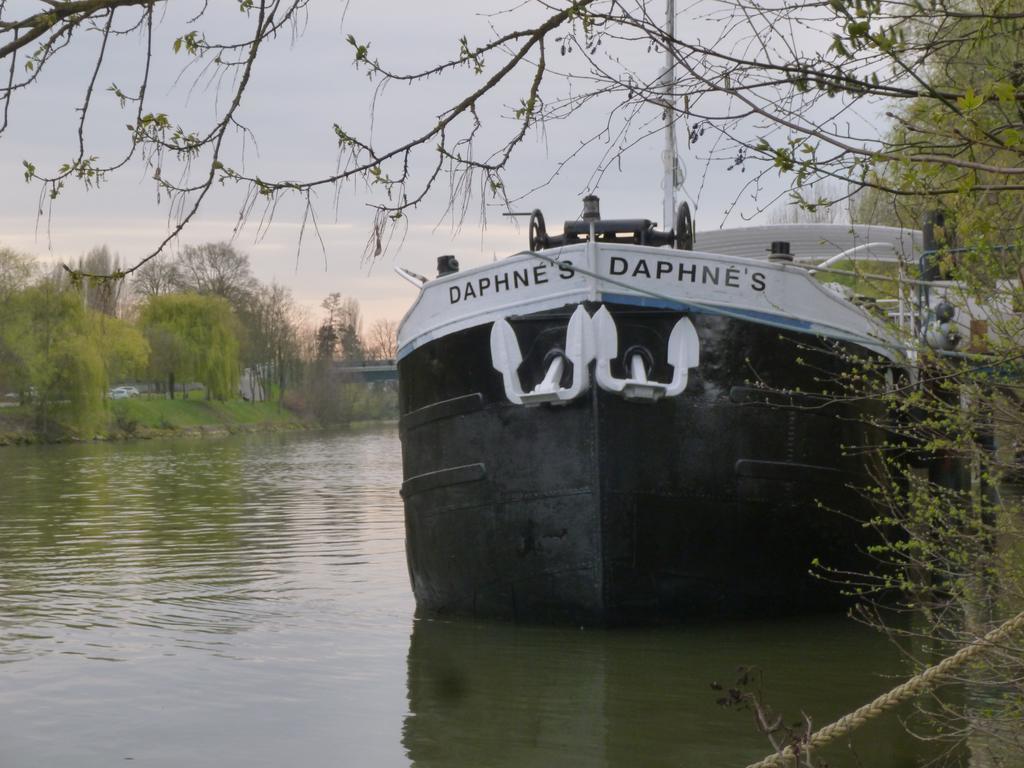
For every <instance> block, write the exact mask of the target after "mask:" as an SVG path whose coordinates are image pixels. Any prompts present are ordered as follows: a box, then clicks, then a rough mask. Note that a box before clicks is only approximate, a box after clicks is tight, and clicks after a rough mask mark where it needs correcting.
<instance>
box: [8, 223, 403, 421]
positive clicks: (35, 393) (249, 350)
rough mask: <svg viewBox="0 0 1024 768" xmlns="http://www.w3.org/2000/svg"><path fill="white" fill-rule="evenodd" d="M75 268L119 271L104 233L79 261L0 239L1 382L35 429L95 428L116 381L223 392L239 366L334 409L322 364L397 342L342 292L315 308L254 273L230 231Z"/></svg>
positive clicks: (108, 265)
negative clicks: (166, 252) (138, 264)
mask: <svg viewBox="0 0 1024 768" xmlns="http://www.w3.org/2000/svg"><path fill="white" fill-rule="evenodd" d="M82 272H91V273H95V274H107V275H111V274H113V275H116V274H118V272H119V259H118V257H117V256H115V255H112V254H111V253H110V251H109V249H108V248H106V247H105V246H101V247H97V248H94V249H92V250H91V251H90V252H89V253H88V254H86V255H84V256H82V257H81V258H80V259H79V260H78V264H77V265H76V269H72V270H68V269H65V268H62V267H59V266H58V267H55V268H51V269H46V268H44V266H43V265H41V264H40V263H39V262H38V261H37V260H36V259H35V258H34V257H33V256H31V255H29V254H24V253H19V252H17V251H15V250H12V249H9V248H0V394H4V395H6V396H7V397H8V399H10V398H11V396H12V395H13V396H15V397H17V399H18V400H19V401H20V402H21V403H22V404H24V405H28V406H31V408H32V412H33V413H34V414H35V417H36V422H37V427H38V429H39V430H40V431H41V432H43V433H50V432H52V431H53V430H54V429H57V428H59V426H58V423H66V424H69V425H70V426H71V427H72V428H73V429H74V430H75V431H76V432H77V433H78V434H80V435H84V436H91V435H92V434H95V433H96V431H97V430H99V429H100V427H101V426H102V424H103V423H104V420H105V419H106V418H107V408H106V406H105V402H104V401H105V396H106V393H107V390H108V387H110V386H112V385H115V384H119V383H124V382H146V383H147V385H148V387H147V388H150V389H152V390H153V391H156V392H159V393H162V394H164V395H165V396H166V397H169V398H174V397H175V396H176V395H177V394H178V393H180V392H183V391H185V387H186V385H196V384H197V385H200V386H201V387H202V388H203V390H205V396H206V397H207V398H209V399H216V400H226V399H231V398H236V397H239V396H240V390H239V382H240V377H241V375H242V372H243V370H244V371H246V373H247V378H248V379H249V381H250V383H251V385H252V386H250V388H249V392H250V393H253V392H255V393H258V394H257V397H258V399H266V398H267V397H270V396H271V395H273V396H274V397H276V398H277V399H278V400H279V402H281V403H282V404H284V405H288V406H291V407H294V408H295V409H296V410H300V411H306V410H308V411H310V412H311V413H312V415H314V416H316V417H318V418H325V420H327V421H335V420H343V417H344V414H345V412H346V411H345V409H344V408H343V404H341V403H339V404H336V405H335V404H331V403H330V400H331V399H336V400H344V396H345V393H344V392H343V391H342V390H341V389H340V387H341V384H340V383H338V382H335V381H334V379H335V378H336V377H334V375H333V372H332V370H331V365H330V364H331V363H332V362H333V361H334V360H336V359H346V360H364V359H379V360H383V359H392V358H393V357H394V355H395V351H396V348H395V347H396V345H395V339H396V330H397V323H395V322H393V321H390V320H378V321H376V322H374V323H373V324H372V325H371V326H370V327H369V329H368V330H367V331H366V332H364V330H363V324H362V318H361V313H360V308H359V302H358V301H357V300H356V299H354V298H345V297H342V296H341V294H340V293H332V294H331V295H330V296H328V297H327V298H326V299H325V300H324V302H323V303H322V308H323V311H324V313H325V314H324V316H323V317H319V318H318V317H313V316H311V315H310V313H309V312H307V311H305V310H304V309H303V308H302V307H301V306H300V305H299V304H297V302H296V301H295V299H294V297H293V296H292V293H291V291H290V290H289V289H288V288H286V287H284V286H282V285H279V284H277V283H269V284H266V283H262V282H260V281H259V280H258V279H257V278H256V277H255V276H254V275H253V274H252V269H251V265H250V262H249V257H248V256H247V255H246V254H245V253H244V252H242V251H239V250H238V249H236V248H235V247H234V246H233V245H231V244H229V243H204V244H201V245H188V246H185V247H183V248H182V249H181V251H180V253H178V254H177V255H176V256H174V257H170V256H167V257H162V258H160V259H155V260H152V261H150V262H148V263H147V264H145V265H144V267H143V268H142V269H140V270H139V271H138V273H137V274H136V275H134V276H133V277H132V278H129V279H103V278H92V277H82V276H80V275H81V273H82ZM250 396H251V394H250ZM57 415H59V416H60V418H56V416H57Z"/></svg>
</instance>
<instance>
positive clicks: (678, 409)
mask: <svg viewBox="0 0 1024 768" xmlns="http://www.w3.org/2000/svg"><path fill="white" fill-rule="evenodd" d="M674 19H675V13H674V6H673V3H672V2H671V0H670V1H669V2H668V4H667V11H666V29H667V31H668V33H669V34H668V39H671V37H672V34H671V33H672V28H673V27H672V25H673V24H674ZM674 64H675V57H674V54H673V52H672V51H671V48H668V49H667V50H666V69H665V71H664V73H663V79H662V92H663V97H664V98H663V100H664V102H665V114H664V118H665V119H664V126H665V127H664V131H663V133H664V137H665V151H664V152H663V153H662V158H663V177H662V187H663V190H664V192H665V195H664V203H663V207H662V211H661V221H662V228H661V229H659V228H658V227H657V226H656V225H655V224H654V223H653V222H652V221H651V220H650V219H643V218H642V219H616V218H611V219H606V218H604V217H602V214H601V210H600V201H599V200H598V198H597V197H596V196H593V195H588V196H587V197H586V198H584V201H583V207H582V211H581V213H580V214H579V215H578V216H577V217H575V218H572V219H569V220H567V221H565V223H564V224H563V226H562V228H561V231H558V232H553V233H551V234H549V233H548V231H547V226H546V222H545V218H544V216H543V214H542V213H541V212H540V211H539V210H535V211H533V212H532V214H530V222H529V236H528V243H527V245H528V247H527V249H525V250H523V251H521V252H519V253H516V254H513V255H511V256H509V257H508V258H505V259H502V260H499V261H496V262H494V263H492V264H488V265H485V266H480V267H476V268H473V269H467V270H462V271H460V269H459V265H458V262H457V259H456V258H455V257H454V256H442V257H440V258H439V259H438V271H437V276H436V277H434V278H433V279H429V280H428V279H427V278H425V277H423V276H421V275H417V274H415V273H412V272H410V271H408V270H404V269H402V268H398V272H399V274H401V275H402V276H403V277H404V278H405V279H407V280H408V281H409V282H411V283H413V284H414V285H416V287H417V288H418V296H417V298H416V300H415V302H414V303H413V305H412V307H411V309H410V310H409V311H408V313H407V314H406V316H405V317H404V319H403V320H402V322H401V324H400V327H399V334H398V347H399V349H398V362H397V367H398V377H399V411H400V426H399V432H400V437H401V444H402V459H403V473H404V475H403V483H402V490H401V493H402V496H403V499H404V505H405V528H406V552H407V559H408V566H409V576H410V580H411V583H412V590H413V593H414V595H415V597H416V603H417V607H418V610H419V611H420V612H421V613H423V614H430V615H449V614H450V615H469V616H477V617H492V618H501V619H509V620H513V621H520V622H574V623H579V624H593V625H621V624H634V623H649V622H679V621H687V620H690V619H692V618H694V617H699V616H709V615H715V616H723V615H731V616H745V615H751V614H761V615H765V614H773V615H774V614H779V613H785V612H805V611H810V610H823V609H828V608H834V607H837V606H839V605H845V604H846V597H845V596H844V594H843V592H844V589H843V586H842V585H837V584H835V583H832V581H830V579H829V578H827V577H826V578H822V575H823V574H825V575H827V574H832V575H833V576H835V577H837V578H838V579H839V580H840V581H842V580H843V574H855V573H864V572H866V571H868V570H870V569H872V568H873V567H874V565H875V563H874V562H873V561H872V558H871V556H870V554H869V548H870V545H871V544H872V543H875V542H876V541H877V539H876V536H877V532H876V531H874V530H873V529H872V528H871V526H870V525H867V522H868V521H869V520H871V519H872V517H873V516H874V514H875V513H876V511H877V510H876V509H875V507H874V502H873V499H872V498H871V495H870V494H868V493H865V492H864V489H865V488H866V487H868V486H871V485H873V481H874V480H875V479H877V477H878V476H879V473H880V469H881V468H880V462H881V461H882V458H881V455H880V452H879V451H878V450H877V448H878V447H880V446H881V445H883V444H884V442H885V439H886V436H887V435H886V420H885V413H884V406H883V404H882V403H881V402H880V400H879V399H878V398H870V397H869V398H864V397H855V398H850V397H847V396H846V395H848V394H849V389H848V387H847V385H848V383H849V377H851V376H853V375H864V374H863V373H862V370H861V369H862V368H864V367H865V365H866V366H867V368H868V369H870V371H871V373H870V374H869V375H870V376H871V377H874V378H876V379H878V381H877V382H876V383H877V384H878V386H879V387H880V388H882V389H884V387H886V386H894V385H895V384H896V383H898V382H900V381H902V380H903V379H904V378H905V377H906V376H908V375H911V376H912V371H910V373H908V372H907V371H908V368H907V360H906V355H905V349H906V347H905V345H904V344H903V339H901V338H900V331H901V327H903V330H904V331H905V330H906V329H907V328H909V327H910V325H912V324H913V323H916V322H917V319H916V316H915V312H914V308H913V306H908V305H907V301H906V300H905V297H904V292H903V291H902V290H901V291H900V295H899V297H898V298H896V299H894V300H893V301H895V303H896V306H883V305H882V304H880V303H878V302H863V301H860V300H859V299H858V297H857V296H855V295H853V294H852V292H851V291H849V290H848V289H847V288H845V287H843V286H840V285H837V284H829V283H827V282H825V281H823V280H819V279H818V276H817V275H816V274H815V272H814V269H817V270H819V271H820V270H822V269H823V268H827V267H829V266H830V265H832V266H834V265H835V262H836V260H841V259H844V258H851V257H853V256H855V255H867V256H871V257H877V258H891V259H894V260H900V261H911V262H912V261H913V259H914V258H916V255H917V252H919V251H920V240H921V233H920V232H916V233H913V232H910V233H908V232H907V231H905V230H902V229H893V228H888V227H865V226H854V225H789V226H782V227H771V228H759V227H748V228H740V229H735V230H723V231H718V232H709V233H701V235H700V242H699V243H697V242H696V241H695V232H694V222H693V217H692V216H691V213H690V209H689V207H688V205H687V204H686V203H685V202H684V203H682V204H680V205H678V206H676V204H675V192H676V190H677V189H678V188H679V187H680V184H681V171H680V164H679V162H678V158H677V157H676V150H675V145H676V142H675V136H674V132H673V131H674V129H673V126H674V124H675V120H676V119H677V117H678V113H677V112H675V111H674V110H673V107H672V104H673V102H674V96H673V93H672V89H673V83H674V77H673V67H674ZM794 246H795V247H794ZM809 264H811V265H814V267H813V268H809ZM814 564H820V566H821V568H822V569H823V570H820V571H817V572H816V570H815V565H814Z"/></svg>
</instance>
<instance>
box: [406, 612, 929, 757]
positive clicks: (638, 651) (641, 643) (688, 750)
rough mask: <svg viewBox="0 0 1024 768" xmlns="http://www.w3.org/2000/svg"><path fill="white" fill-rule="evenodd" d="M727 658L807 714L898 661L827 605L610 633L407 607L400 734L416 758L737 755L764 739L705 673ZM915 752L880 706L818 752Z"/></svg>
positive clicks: (729, 666)
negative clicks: (823, 614)
mask: <svg viewBox="0 0 1024 768" xmlns="http://www.w3.org/2000/svg"><path fill="white" fill-rule="evenodd" d="M851 662H853V663H851ZM740 663H747V664H754V665H758V666H759V667H760V668H761V669H762V670H764V682H765V695H766V698H767V700H769V701H770V703H771V704H772V705H774V707H775V709H776V711H779V712H782V713H783V714H785V715H786V716H787V718H789V719H792V720H795V721H799V720H800V713H801V711H803V712H807V713H808V714H810V715H812V716H813V718H814V722H815V723H816V724H817V725H818V726H819V727H820V726H822V725H825V724H826V723H828V722H831V721H832V720H834V719H835V718H837V717H839V716H841V715H843V714H845V713H846V712H847V711H849V710H851V709H853V708H855V707H857V706H859V705H861V704H863V703H865V702H867V701H869V700H870V699H871V698H873V697H874V696H876V695H878V694H879V693H881V692H882V691H885V690H888V689H889V688H890V687H891V686H892V684H893V680H892V678H891V677H888V676H890V675H891V676H895V678H896V679H900V678H902V676H903V675H905V674H906V670H905V668H904V667H903V666H902V664H901V663H900V662H899V660H898V658H897V656H896V654H894V652H893V648H892V647H891V646H890V645H889V644H888V642H887V641H886V640H885V639H884V638H882V637H880V636H879V635H877V634H875V633H874V632H872V631H870V630H867V629H865V628H863V627H860V626H857V625H855V624H853V623H851V622H850V621H848V620H846V619H843V618H837V617H832V618H815V619H802V620H793V621H786V622H777V623H772V622H758V623H747V624H745V623H736V624H729V625H721V624H718V625H704V626H698V627H689V628H685V629H678V630H658V631H649V630H644V631H613V632H607V631H604V632H602V631H589V630H588V631H580V630H572V629H549V628H537V627H514V626H505V625H494V624H473V623H464V622H463V623H447V622H440V621H422V620H421V621H417V622H416V624H415V626H414V629H413V633H412V638H411V641H410V646H409V657H408V664H407V666H408V679H409V683H408V684H409V710H410V713H409V715H408V716H407V717H406V719H405V727H404V729H403V743H404V745H405V748H406V750H407V752H408V754H409V757H410V759H411V760H412V762H413V764H414V765H416V766H421V767H422V768H427V766H476V765H485V764H486V765H494V766H506V765H507V766H550V765H556V764H557V765H579V766H636V765H644V766H690V765H693V766H743V765H747V764H749V763H751V762H754V761H755V760H756V759H758V758H759V757H761V756H763V755H764V754H766V753H767V752H768V751H770V749H769V747H770V745H768V743H767V742H766V741H765V739H764V738H763V737H762V736H760V735H759V734H758V733H757V732H756V731H755V729H754V726H753V722H752V718H751V715H750V714H749V713H746V712H737V711H735V710H731V709H725V708H723V707H721V706H719V705H717V704H716V699H717V697H718V696H719V695H720V694H716V693H715V692H714V691H713V690H712V689H711V686H710V683H712V682H713V681H721V682H723V683H726V684H729V683H731V682H733V681H734V680H735V674H736V666H737V664H740ZM499 744H500V745H501V747H500V749H497V748H496V745H499ZM921 754H922V753H921V750H920V746H919V745H918V744H917V743H915V741H914V740H913V739H912V738H911V737H910V736H908V735H907V733H906V732H905V731H904V729H903V728H902V726H901V725H900V723H899V722H898V721H897V720H896V718H893V717H887V718H884V719H882V720H880V721H878V722H876V723H873V724H872V725H870V726H868V727H866V728H864V729H863V730H862V731H860V732H859V733H858V734H857V735H856V737H855V739H854V740H853V741H852V742H851V743H850V745H849V746H847V745H837V747H835V748H832V749H830V750H828V751H826V752H824V753H823V754H822V756H823V757H824V758H826V759H836V758H838V759H836V763H837V764H848V765H857V764H860V765H873V766H887V768H899V767H900V766H914V765H918V764H919V758H920V757H921Z"/></svg>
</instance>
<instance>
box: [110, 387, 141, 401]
mask: <svg viewBox="0 0 1024 768" xmlns="http://www.w3.org/2000/svg"><path fill="white" fill-rule="evenodd" d="M138 396H139V390H138V389H136V388H135V387H114V388H113V389H112V390H110V391H109V392H107V397H109V398H110V399H111V400H127V399H128V398H129V397H138Z"/></svg>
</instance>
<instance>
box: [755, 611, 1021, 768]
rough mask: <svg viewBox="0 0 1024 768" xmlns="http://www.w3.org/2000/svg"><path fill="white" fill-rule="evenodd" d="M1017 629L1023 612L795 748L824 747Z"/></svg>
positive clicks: (774, 760) (765, 763) (769, 766)
mask: <svg viewBox="0 0 1024 768" xmlns="http://www.w3.org/2000/svg"><path fill="white" fill-rule="evenodd" d="M1021 629H1024V612H1022V613H1019V614H1017V615H1016V616H1014V617H1013V618H1012V619H1009V620H1007V621H1006V622H1004V623H1003V624H1001V625H999V626H998V627H996V628H995V629H993V630H992V631H991V632H989V633H988V634H987V635H985V636H984V637H981V638H979V639H977V640H975V641H974V642H972V643H970V644H969V645H966V646H964V647H963V648H961V649H960V650H959V651H957V652H956V653H954V654H953V655H952V656H949V657H947V658H945V659H943V660H942V661H940V662H939V663H938V664H935V665H934V666H931V667H928V669H926V670H924V671H923V672H921V673H920V674H919V675H915V676H914V677H912V678H910V679H909V680H907V681H906V682H905V683H901V684H900V685H898V686H896V687H895V688H893V689H892V690H891V691H889V692H888V693H883V694H882V695H881V696H879V697H878V698H877V699H875V700H874V701H872V702H871V703H869V704H865V705H864V706H863V707H861V708H860V709H857V710H855V711H853V712H851V713H850V714H848V715H844V716H843V717H841V718H839V719H838V720H836V721H835V722H834V723H832V724H831V725H826V726H825V727H824V728H822V729H821V730H819V731H816V732H815V733H813V734H811V736H810V738H808V739H807V741H806V742H804V743H802V744H800V745H798V748H799V749H800V750H801V751H804V752H809V751H811V750H812V749H815V748H817V747H820V746H823V745H824V744H827V743H828V742H830V741H832V740H833V739H837V738H839V737H840V736H844V735H845V734H847V733H849V732H850V731H852V730H853V729H854V728H858V727H859V726H861V725H863V724H864V723H866V722H867V721H868V720H870V719H871V718H873V717H875V716H876V715H880V714H881V713H882V712H885V711H886V710H887V709H891V708H892V707H894V706H896V705H897V704H899V703H901V702H903V701H906V700H907V699H911V698H913V697H915V696H917V695H919V694H921V693H923V692H924V691H926V690H928V688H930V687H931V686H932V685H934V684H935V683H936V682H938V681H939V680H940V679H941V678H943V677H945V676H946V675H948V674H949V673H950V672H952V671H953V670H954V669H956V668H957V667H959V666H961V665H963V664H965V663H967V662H968V661H970V660H971V659H972V658H974V657H975V656H977V655H979V654H981V653H982V652H984V651H987V650H989V649H990V648H991V647H992V646H994V645H997V644H999V643H1000V642H1002V641H1003V640H1005V639H1006V638H1008V637H1009V636H1010V635H1012V634H1014V633H1015V632H1017V631H1018V630H1021ZM796 755H797V750H796V749H794V747H793V745H790V746H788V747H786V748H785V749H784V750H782V751H781V752H777V753H776V754H774V755H769V756H768V757H766V758H764V759H763V760H760V761H758V762H756V763H752V764H751V765H748V766H747V768H774V766H778V765H782V764H783V763H784V762H785V761H788V760H791V759H793V758H794V757H796Z"/></svg>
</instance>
